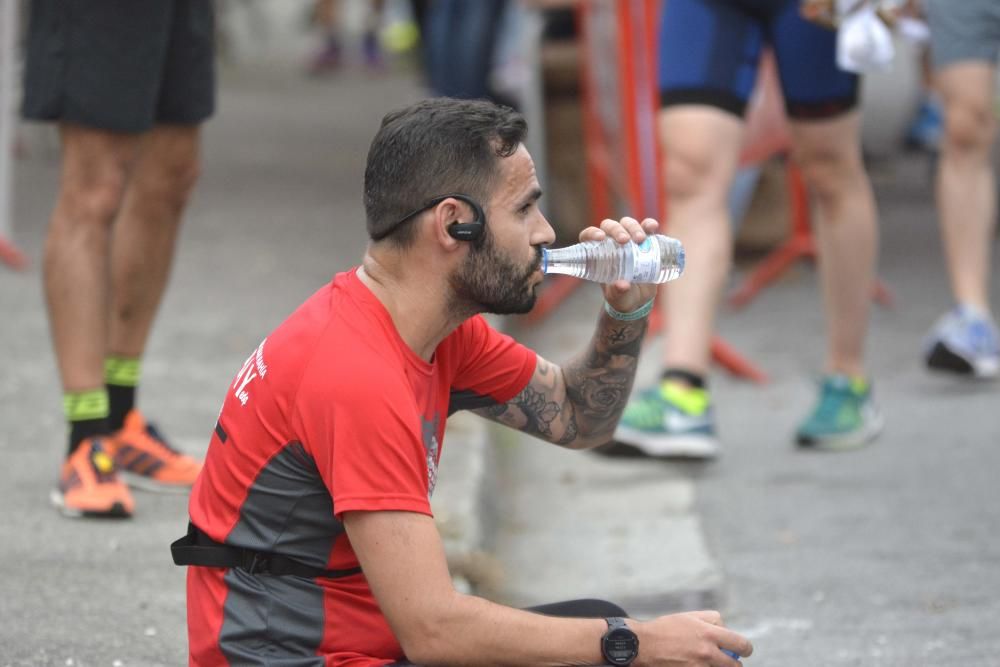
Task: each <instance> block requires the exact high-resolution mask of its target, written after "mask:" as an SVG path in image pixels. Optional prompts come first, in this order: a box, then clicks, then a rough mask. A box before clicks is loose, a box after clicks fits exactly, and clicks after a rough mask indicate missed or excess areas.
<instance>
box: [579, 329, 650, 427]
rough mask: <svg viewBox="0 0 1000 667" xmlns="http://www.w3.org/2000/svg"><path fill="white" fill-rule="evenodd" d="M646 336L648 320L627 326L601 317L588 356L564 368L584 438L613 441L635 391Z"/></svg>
mask: <svg viewBox="0 0 1000 667" xmlns="http://www.w3.org/2000/svg"><path fill="white" fill-rule="evenodd" d="M645 333H646V320H645V319H642V320H639V321H636V322H627V323H626V322H619V321H617V320H613V319H611V318H610V317H607V316H604V315H602V316H601V321H600V324H599V325H598V327H597V331H596V332H595V334H594V338H593V340H592V341H591V343H590V347H589V348H588V350H587V351H586V353H584V355H583V356H582V357H580V358H579V359H577V360H575V361H573V362H571V363H569V364H567V365H566V366H565V367H564V368H563V375H564V377H565V378H566V396H567V398H568V401H567V403H568V404H570V405H572V406H573V407H574V412H575V414H576V421H577V428H578V431H579V433H580V434H581V435H583V436H584V437H586V438H598V439H600V438H603V437H605V436H606V437H608V438H610V437H611V434H612V433H613V431H614V427H615V425H616V424H617V423H618V418H619V417H620V416H621V413H622V411H623V410H624V409H625V403H626V402H627V401H628V396H629V393H630V392H631V391H632V382H633V380H634V379H635V371H636V368H637V367H638V363H639V352H640V350H641V349H642V339H643V336H644V335H645Z"/></svg>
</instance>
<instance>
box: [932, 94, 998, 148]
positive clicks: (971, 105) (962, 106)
mask: <svg viewBox="0 0 1000 667" xmlns="http://www.w3.org/2000/svg"><path fill="white" fill-rule="evenodd" d="M995 134H996V120H995V119H994V117H993V113H992V110H991V109H990V106H989V104H988V103H986V104H983V103H978V102H973V101H971V100H955V101H953V102H949V104H948V106H947V107H946V109H945V149H946V150H951V151H955V152H958V153H979V152H985V151H987V150H989V147H990V146H991V144H992V143H993V138H994V136H995Z"/></svg>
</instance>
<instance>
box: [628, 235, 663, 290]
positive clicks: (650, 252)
mask: <svg viewBox="0 0 1000 667" xmlns="http://www.w3.org/2000/svg"><path fill="white" fill-rule="evenodd" d="M637 248H638V250H637V252H636V253H635V264H634V265H633V267H632V282H634V283H654V282H656V277H657V276H658V275H659V273H660V247H659V244H658V243H657V242H656V241H655V240H654V239H653V238H652V237H649V236H647V237H646V240H645V241H643V242H642V243H640V244H639V245H638V246H637Z"/></svg>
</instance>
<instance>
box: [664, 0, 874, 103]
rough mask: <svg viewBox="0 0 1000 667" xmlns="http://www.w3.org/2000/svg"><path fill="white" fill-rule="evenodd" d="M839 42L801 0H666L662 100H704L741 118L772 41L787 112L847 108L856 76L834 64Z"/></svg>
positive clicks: (852, 98) (855, 99)
mask: <svg viewBox="0 0 1000 667" xmlns="http://www.w3.org/2000/svg"><path fill="white" fill-rule="evenodd" d="M836 41H837V40H836V33H834V32H833V31H831V30H827V29H826V28H822V27H820V26H818V25H815V24H813V23H810V22H809V21H806V20H805V19H803V18H802V17H801V16H800V15H799V0H664V8H663V14H662V22H661V24H660V62H659V65H660V70H659V84H660V104H661V105H662V106H664V107H666V106H671V105H675V104H706V105H710V106H713V107H717V108H719V109H722V110H724V111H728V112H730V113H733V114H736V115H737V116H741V117H742V116H743V112H744V111H745V109H746V105H747V100H748V99H749V98H750V93H751V92H752V90H753V85H754V81H755V79H756V77H757V66H758V62H759V61H760V54H761V51H762V50H763V49H764V47H765V46H768V45H769V46H770V47H771V48H772V49H773V51H774V55H775V60H776V61H777V64H778V74H779V77H780V79H781V88H782V91H783V93H784V96H785V107H786V110H787V112H788V115H789V117H791V118H795V119H799V120H804V119H822V118H830V117H832V116H836V115H839V114H842V113H844V112H846V111H848V110H850V109H852V108H854V107H855V106H856V105H857V102H858V77H857V76H856V75H854V74H851V73H849V72H845V71H843V70H841V69H839V68H838V67H837V62H836Z"/></svg>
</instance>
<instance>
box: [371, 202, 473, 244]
mask: <svg viewBox="0 0 1000 667" xmlns="http://www.w3.org/2000/svg"><path fill="white" fill-rule="evenodd" d="M445 199H459V200H461V201H464V202H465V203H466V204H468V205H469V206H471V207H472V212H473V213H474V214H475V217H474V218H472V220H470V221H469V222H459V221H458V220H456V221H455V222H452V223H451V224H449V225H448V235H449V236H451V237H452V238H453V239H458V240H459V241H475V240H476V239H478V238H479V237H480V236H482V235H483V229H485V228H486V214H485V213H483V207H482V206H480V205H479V202H477V201H476V200H475V199H473V198H472V197H470V196H469V195H463V194H457V193H456V194H450V195H441V196H440V197H435V198H434V199H431V200H430V201H428V202H427V203H426V204H424V205H423V206H421V207H420V208H418V209H416V210H413V211H410V212H409V213H407V214H406V215H404V216H403V217H402V218H400V219H399V221H398V222H396V224H394V225H393V226H392V227H389V228H388V229H386V230H385V231H384V232H383V233H382V234H380V235H379V236H375V237H372V238H373V239H374V240H375V241H379V240H381V239H383V238H385V237H386V236H388V235H389V234H390V233H391V232H392V230H394V229H396V228H397V227H399V226H400V225H402V224H403V223H404V222H406V221H407V220H409V219H410V218H412V217H413V216H415V215H419V214H421V213H423V212H424V211H426V210H427V209H429V208H431V207H433V206H437V205H438V204H440V203H441V202H443V201H444V200H445Z"/></svg>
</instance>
